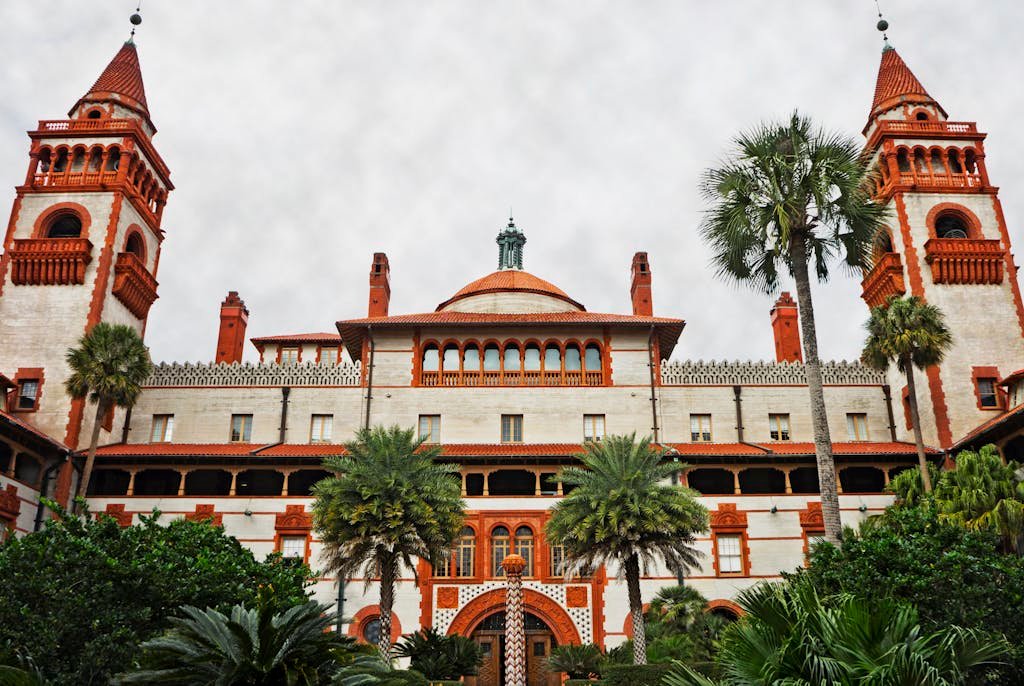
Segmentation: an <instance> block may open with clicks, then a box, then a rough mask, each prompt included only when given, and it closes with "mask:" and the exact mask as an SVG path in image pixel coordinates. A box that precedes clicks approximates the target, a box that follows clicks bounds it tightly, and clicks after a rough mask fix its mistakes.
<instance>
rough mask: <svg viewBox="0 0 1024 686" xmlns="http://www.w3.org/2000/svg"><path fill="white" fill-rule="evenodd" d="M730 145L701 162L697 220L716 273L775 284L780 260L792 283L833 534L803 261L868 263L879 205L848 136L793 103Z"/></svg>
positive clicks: (831, 534) (829, 534)
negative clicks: (781, 118)
mask: <svg viewBox="0 0 1024 686" xmlns="http://www.w3.org/2000/svg"><path fill="white" fill-rule="evenodd" d="M734 145H735V150H734V151H733V152H732V154H731V155H730V157H729V158H728V159H727V160H726V161H725V162H724V163H723V164H722V166H720V167H718V168H716V169H709V170H708V171H706V172H705V174H704V178H703V181H702V184H701V185H702V189H703V192H704V195H705V197H706V198H707V200H708V201H709V202H710V203H711V208H710V209H709V210H708V212H707V214H706V216H705V219H704V221H703V223H702V225H701V233H702V235H703V236H704V239H705V240H706V241H707V242H708V243H709V244H710V245H711V248H712V250H713V251H714V257H713V261H714V262H715V264H716V265H717V267H718V273H719V275H720V276H725V277H727V278H730V279H734V280H736V281H738V282H741V283H745V284H748V285H750V286H751V287H753V288H755V289H757V290H760V291H763V292H765V293H772V292H775V291H776V290H777V289H778V287H779V284H780V271H782V270H783V269H786V270H788V271H789V273H790V274H791V275H792V277H793V280H794V282H795V285H796V292H797V300H798V304H799V308H800V326H801V335H802V337H803V346H804V363H805V369H806V372H807V387H808V390H809V392H810V405H811V419H812V423H813V427H814V448H815V454H816V456H817V462H818V481H819V484H820V487H821V509H822V515H823V516H824V521H825V537H826V538H827V540H829V541H831V542H832V543H837V542H838V541H839V535H840V533H841V531H840V528H841V524H840V519H839V495H838V492H837V490H836V474H835V465H834V462H833V459H832V440H831V437H830V434H829V427H828V421H827V416H826V413H825V396H824V393H823V391H822V379H821V363H820V361H819V359H818V337H817V333H816V331H815V325H814V307H813V302H812V299H811V280H810V276H809V274H808V263H809V262H812V261H813V264H814V271H815V275H816V276H817V278H818V280H819V281H825V280H827V279H828V277H829V262H830V261H831V260H832V258H833V257H835V256H838V255H842V256H843V258H844V260H845V262H846V264H847V265H848V266H849V267H851V268H858V267H863V266H865V265H866V264H867V261H868V259H869V254H870V246H871V244H872V241H873V240H874V238H875V235H876V234H877V233H878V230H879V228H880V227H881V223H882V220H883V217H884V216H885V208H884V207H883V206H881V205H879V204H876V203H874V202H872V188H873V182H872V178H873V175H872V173H871V172H869V168H868V163H867V161H866V159H865V158H864V157H863V156H862V155H861V152H860V145H859V144H858V143H857V142H856V141H854V140H853V139H852V138H849V137H846V136H842V135H838V134H831V133H825V132H823V131H821V130H820V129H816V128H814V127H813V126H812V124H811V121H810V120H809V119H807V118H804V117H801V116H799V115H798V114H797V113H794V114H793V115H792V117H791V118H790V120H789V121H788V122H785V123H773V124H765V125H762V126H760V127H758V128H757V129H755V130H753V131H751V132H749V133H743V134H740V135H739V136H737V137H736V138H735V140H734Z"/></svg>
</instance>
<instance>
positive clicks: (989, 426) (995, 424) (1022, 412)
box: [950, 405, 1024, 450]
mask: <svg viewBox="0 0 1024 686" xmlns="http://www.w3.org/2000/svg"><path fill="white" fill-rule="evenodd" d="M1021 418H1024V405H1018V406H1017V407H1014V408H1012V409H1011V410H1009V411H1008V412H1004V413H1003V414H1001V415H999V416H998V417H993V418H992V419H990V420H988V421H987V422H985V423H983V424H981V425H980V426H978V427H975V428H974V429H973V430H971V431H970V432H968V433H967V435H965V436H964V437H963V438H961V439H960V440H959V441H957V442H956V443H954V444H953V447H952V448H950V450H960V449H961V448H963V447H964V446H966V445H967V444H969V443H974V442H976V441H978V439H980V438H981V437H982V436H984V435H985V434H987V433H989V432H990V431H992V430H993V429H996V428H999V426H1001V425H1002V424H1005V423H1007V422H1009V421H1012V420H1015V419H1021Z"/></svg>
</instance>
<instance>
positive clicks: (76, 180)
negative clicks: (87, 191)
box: [32, 171, 117, 188]
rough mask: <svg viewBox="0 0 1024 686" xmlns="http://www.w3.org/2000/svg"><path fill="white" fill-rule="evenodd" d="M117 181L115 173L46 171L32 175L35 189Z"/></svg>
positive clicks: (106, 183)
mask: <svg viewBox="0 0 1024 686" xmlns="http://www.w3.org/2000/svg"><path fill="white" fill-rule="evenodd" d="M116 181H117V172H116V171H48V172H41V173H38V174H35V175H33V177H32V185H33V186H34V187H36V188H45V187H49V186H84V185H104V186H107V185H110V184H112V183H115V182H116Z"/></svg>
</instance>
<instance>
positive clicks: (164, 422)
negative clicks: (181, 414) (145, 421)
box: [149, 414, 174, 443]
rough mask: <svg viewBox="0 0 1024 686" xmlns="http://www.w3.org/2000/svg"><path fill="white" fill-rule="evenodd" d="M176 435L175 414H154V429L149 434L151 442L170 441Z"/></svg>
mask: <svg viewBox="0 0 1024 686" xmlns="http://www.w3.org/2000/svg"><path fill="white" fill-rule="evenodd" d="M173 435H174V415H173V414H155V415H153V430H152V431H151V432H150V434H149V442H150V443H170V442H171V437H172V436H173Z"/></svg>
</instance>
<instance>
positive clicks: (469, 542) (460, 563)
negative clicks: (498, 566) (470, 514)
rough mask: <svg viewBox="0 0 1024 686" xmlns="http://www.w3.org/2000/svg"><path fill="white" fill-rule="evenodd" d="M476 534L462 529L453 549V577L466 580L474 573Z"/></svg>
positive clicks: (470, 530)
mask: <svg viewBox="0 0 1024 686" xmlns="http://www.w3.org/2000/svg"><path fill="white" fill-rule="evenodd" d="M475 563H476V532H475V531H473V529H472V527H468V526H466V527H463V528H462V533H461V534H459V541H458V543H457V544H456V547H455V576H457V577H462V578H468V577H472V576H475V573H476V569H475V567H476V564H475Z"/></svg>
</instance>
